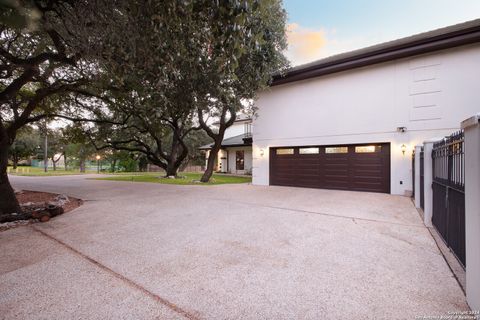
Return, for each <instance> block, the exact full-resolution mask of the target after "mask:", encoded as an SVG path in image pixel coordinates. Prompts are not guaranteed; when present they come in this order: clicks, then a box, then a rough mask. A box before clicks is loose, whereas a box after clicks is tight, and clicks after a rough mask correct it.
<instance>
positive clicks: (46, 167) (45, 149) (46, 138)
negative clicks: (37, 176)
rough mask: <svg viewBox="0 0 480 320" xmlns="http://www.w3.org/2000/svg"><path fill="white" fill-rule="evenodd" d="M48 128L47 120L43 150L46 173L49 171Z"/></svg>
mask: <svg viewBox="0 0 480 320" xmlns="http://www.w3.org/2000/svg"><path fill="white" fill-rule="evenodd" d="M47 136H48V128H47V120H45V144H44V149H43V168H44V171H45V172H47V171H48V137H47Z"/></svg>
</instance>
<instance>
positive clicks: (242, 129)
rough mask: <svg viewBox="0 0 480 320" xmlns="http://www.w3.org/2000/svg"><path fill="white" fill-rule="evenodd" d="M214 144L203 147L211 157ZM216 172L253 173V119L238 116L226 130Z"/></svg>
mask: <svg viewBox="0 0 480 320" xmlns="http://www.w3.org/2000/svg"><path fill="white" fill-rule="evenodd" d="M214 125H215V124H214ZM211 146H212V144H208V145H205V146H203V147H201V148H200V149H201V150H205V151H206V152H207V154H206V159H208V157H209V156H210V149H211ZM215 171H217V172H223V173H231V174H242V175H247V174H251V173H252V119H251V118H250V117H248V116H245V115H238V116H237V120H236V121H235V122H234V123H233V124H232V125H231V126H230V127H229V128H227V130H225V135H224V137H223V141H222V149H221V150H220V151H219V152H218V155H217V161H216V166H215Z"/></svg>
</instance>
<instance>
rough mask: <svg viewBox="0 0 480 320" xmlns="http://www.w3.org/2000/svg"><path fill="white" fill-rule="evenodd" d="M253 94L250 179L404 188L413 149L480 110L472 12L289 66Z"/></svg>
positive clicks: (477, 23) (479, 52)
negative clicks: (454, 21)
mask: <svg viewBox="0 0 480 320" xmlns="http://www.w3.org/2000/svg"><path fill="white" fill-rule="evenodd" d="M258 96H259V97H258V100H257V101H256V107H257V110H258V111H257V116H256V117H255V118H254V121H253V184H256V185H280V186H298V187H310V188H325V189H343V190H356V191H375V192H385V193H392V194H400V195H404V194H405V195H407V194H410V193H411V192H412V188H413V187H412V161H411V154H412V150H413V148H414V147H415V146H416V145H418V144H422V143H423V141H425V140H429V139H438V138H440V139H441V138H442V137H445V136H447V135H449V134H451V133H452V132H453V131H455V130H459V127H460V122H461V121H462V120H464V119H466V118H468V117H470V116H471V115H472V114H476V113H478V112H479V111H480V19H478V20H474V21H469V22H465V23H462V24H458V25H454V26H450V27H446V28H442V29H438V30H434V31H430V32H426V33H422V34H418V35H414V36H411V37H407V38H403V39H398V40H395V41H391V42H386V43H382V44H379V45H375V46H372V47H368V48H364V49H360V50H356V51H352V52H347V53H343V54H339V55H336V56H332V57H329V58H325V59H322V60H318V61H314V62H312V63H309V64H306V65H302V66H298V67H295V68H292V69H290V70H288V71H287V72H286V74H284V75H281V76H280V75H279V76H276V77H274V79H273V83H272V85H271V87H270V88H268V89H266V90H263V91H262V92H259V95H258Z"/></svg>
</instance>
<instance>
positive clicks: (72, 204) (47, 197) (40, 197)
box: [16, 191, 83, 213]
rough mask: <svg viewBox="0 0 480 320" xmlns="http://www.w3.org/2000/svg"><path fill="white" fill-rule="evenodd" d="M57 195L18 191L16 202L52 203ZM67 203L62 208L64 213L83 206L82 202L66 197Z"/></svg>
mask: <svg viewBox="0 0 480 320" xmlns="http://www.w3.org/2000/svg"><path fill="white" fill-rule="evenodd" d="M58 195H59V194H58V193H49V192H38V191H20V192H18V193H17V194H16V196H17V200H18V202H19V203H20V205H22V204H26V203H29V202H33V203H38V202H52V201H55V198H56V197H57V196H58ZM68 199H69V201H68V202H67V203H65V204H64V205H63V206H62V207H63V211H64V213H67V212H69V211H72V210H73V209H75V208H78V207H80V206H81V205H82V204H83V201H82V200H80V199H77V198H73V197H68Z"/></svg>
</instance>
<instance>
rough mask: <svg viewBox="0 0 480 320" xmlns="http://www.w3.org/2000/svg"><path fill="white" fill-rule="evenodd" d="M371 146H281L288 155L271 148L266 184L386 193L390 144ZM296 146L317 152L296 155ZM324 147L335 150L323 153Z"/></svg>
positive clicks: (387, 191) (387, 189) (298, 152)
mask: <svg viewBox="0 0 480 320" xmlns="http://www.w3.org/2000/svg"><path fill="white" fill-rule="evenodd" d="M374 145H375V146H374V147H373V146H372V145H370V146H367V147H365V145H361V144H360V145H348V146H339V147H330V146H329V147H324V146H309V147H282V149H285V148H289V149H293V150H294V153H293V154H288V155H285V154H281V155H280V154H276V152H275V150H276V148H272V149H273V150H271V153H270V154H271V160H270V183H271V184H273V185H284V186H299V187H314V188H327V189H342V190H359V191H373V192H386V193H389V192H390V145H389V144H387V143H381V144H374ZM357 146H361V147H359V148H357ZM300 148H318V152H319V153H316V154H300V150H299V149H300ZM326 149H328V151H329V152H338V153H326ZM347 150H348V152H346V151H347ZM371 150H372V151H374V152H371ZM357 151H358V152H357ZM342 152H343V153H342Z"/></svg>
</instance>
